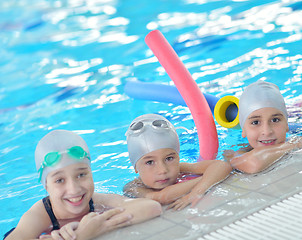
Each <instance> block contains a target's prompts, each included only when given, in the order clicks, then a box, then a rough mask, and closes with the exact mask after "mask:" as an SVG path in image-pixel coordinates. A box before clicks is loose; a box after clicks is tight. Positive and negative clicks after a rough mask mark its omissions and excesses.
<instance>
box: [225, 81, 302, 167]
mask: <svg viewBox="0 0 302 240" xmlns="http://www.w3.org/2000/svg"><path fill="white" fill-rule="evenodd" d="M287 118H288V114H287V110H286V106H285V102H284V99H283V96H282V95H281V93H280V91H279V88H278V87H277V85H275V84H273V83H269V82H265V81H262V80H258V81H257V82H255V83H252V84H251V85H249V86H248V87H246V89H245V90H244V92H243V93H242V95H241V97H240V100H239V123H240V126H241V128H242V137H244V138H245V137H246V138H247V140H248V142H249V146H247V147H245V148H242V149H240V150H239V151H237V152H234V151H232V150H228V151H226V152H225V153H224V156H225V157H226V158H227V159H228V160H230V162H231V165H232V166H233V167H234V168H236V169H238V170H240V171H243V172H246V173H256V172H259V171H262V170H264V169H265V168H267V167H268V166H270V165H271V164H272V163H273V162H275V161H276V160H278V159H279V158H281V157H282V156H283V155H284V154H285V153H287V152H289V151H291V150H292V149H295V148H301V147H302V145H301V144H302V142H301V141H300V140H297V141H291V142H286V133H287V132H288V130H289V128H288V122H287Z"/></svg>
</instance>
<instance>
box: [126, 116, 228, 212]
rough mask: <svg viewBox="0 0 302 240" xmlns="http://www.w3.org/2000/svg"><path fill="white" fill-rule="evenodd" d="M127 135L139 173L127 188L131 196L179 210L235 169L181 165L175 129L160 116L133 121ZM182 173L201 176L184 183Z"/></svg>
mask: <svg viewBox="0 0 302 240" xmlns="http://www.w3.org/2000/svg"><path fill="white" fill-rule="evenodd" d="M126 136H127V145H128V152H129V158H130V161H131V164H132V166H133V167H134V169H135V172H136V173H138V174H139V177H138V178H136V179H135V180H133V181H131V182H129V183H128V184H126V185H125V186H124V194H125V195H126V196H129V197H144V198H150V199H153V200H156V201H158V202H160V203H161V204H170V206H169V207H170V208H173V209H175V210H180V209H183V208H184V207H186V206H187V205H189V204H192V206H194V205H196V204H197V202H198V201H199V200H200V199H201V198H202V196H203V195H204V194H205V193H206V191H207V190H208V189H209V188H210V187H212V186H213V185H215V184H217V183H219V182H220V181H222V180H224V179H225V178H226V177H227V176H228V175H229V173H230V172H231V170H232V168H231V166H230V164H229V163H226V162H223V161H218V160H206V161H201V162H196V163H185V162H181V163H180V162H179V150H180V146H179V139H178V135H177V133H176V130H175V128H174V126H173V125H172V124H171V123H170V122H169V121H168V120H167V119H166V118H164V117H163V116H160V115H157V114H146V115H142V116H139V117H137V118H136V119H134V120H133V122H132V123H131V124H130V126H129V128H128V130H127V132H126ZM183 174H195V175H198V176H196V177H195V178H192V179H190V180H188V181H182V182H181V181H180V180H184V179H181V178H182V177H183ZM176 183H178V184H176Z"/></svg>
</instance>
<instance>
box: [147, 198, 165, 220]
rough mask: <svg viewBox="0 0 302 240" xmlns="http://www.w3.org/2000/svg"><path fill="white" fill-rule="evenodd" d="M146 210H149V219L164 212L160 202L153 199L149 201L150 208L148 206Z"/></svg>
mask: <svg viewBox="0 0 302 240" xmlns="http://www.w3.org/2000/svg"><path fill="white" fill-rule="evenodd" d="M146 200H147V199H146ZM145 209H148V215H149V217H157V216H160V215H161V214H162V212H163V209H162V206H161V204H160V203H159V202H158V201H155V200H152V199H148V206H146V208H145Z"/></svg>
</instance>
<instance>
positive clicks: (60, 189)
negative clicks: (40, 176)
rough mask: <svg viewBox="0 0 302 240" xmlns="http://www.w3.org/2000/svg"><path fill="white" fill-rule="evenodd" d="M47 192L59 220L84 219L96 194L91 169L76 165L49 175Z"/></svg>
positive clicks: (80, 164)
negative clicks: (93, 195) (94, 193)
mask: <svg viewBox="0 0 302 240" xmlns="http://www.w3.org/2000/svg"><path fill="white" fill-rule="evenodd" d="M46 190H47V191H48V193H49V197H50V201H51V204H52V208H53V211H54V213H55V215H56V217H57V218H58V219H71V218H78V217H82V216H83V215H85V214H87V213H88V212H89V201H90V199H91V197H92V194H93V192H94V183H93V178H92V173H91V169H90V167H89V166H88V165H87V164H85V163H75V164H72V165H69V166H67V167H64V168H61V169H58V170H55V171H53V172H51V173H49V174H48V176H47V181H46Z"/></svg>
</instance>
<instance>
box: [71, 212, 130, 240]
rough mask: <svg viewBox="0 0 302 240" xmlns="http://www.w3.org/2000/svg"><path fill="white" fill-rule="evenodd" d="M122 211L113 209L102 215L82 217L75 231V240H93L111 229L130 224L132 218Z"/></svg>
mask: <svg viewBox="0 0 302 240" xmlns="http://www.w3.org/2000/svg"><path fill="white" fill-rule="evenodd" d="M123 211H124V209H121V208H115V209H111V210H108V211H106V212H104V213H102V214H99V213H96V212H93V213H89V214H87V215H86V216H84V217H83V218H82V220H81V222H80V224H79V226H78V229H77V230H76V233H77V239H85V240H88V239H93V238H95V237H97V236H99V235H101V234H104V233H106V232H109V231H111V230H113V229H116V228H120V227H124V226H128V225H130V224H131V221H130V220H131V218H132V216H131V215H129V214H124V213H123Z"/></svg>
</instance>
